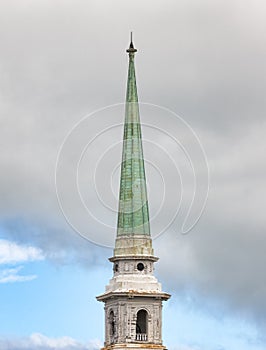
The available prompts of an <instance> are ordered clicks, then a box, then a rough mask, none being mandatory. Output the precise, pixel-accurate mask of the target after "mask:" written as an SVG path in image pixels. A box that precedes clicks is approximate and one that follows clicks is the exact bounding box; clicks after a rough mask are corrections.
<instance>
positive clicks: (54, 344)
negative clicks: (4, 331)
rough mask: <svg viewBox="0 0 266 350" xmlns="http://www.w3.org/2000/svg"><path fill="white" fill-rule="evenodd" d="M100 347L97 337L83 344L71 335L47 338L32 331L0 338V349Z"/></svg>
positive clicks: (84, 349)
mask: <svg viewBox="0 0 266 350" xmlns="http://www.w3.org/2000/svg"><path fill="white" fill-rule="evenodd" d="M101 347H102V343H101V341H100V340H98V339H95V340H91V341H89V342H87V343H86V344H84V343H80V342H79V341H77V340H75V339H73V338H71V337H66V336H65V337H60V338H49V337H47V336H45V335H43V334H40V333H34V334H32V335H31V336H30V337H28V338H15V339H0V348H1V350H17V349H20V350H22V349H23V350H31V349H34V350H50V349H53V350H57V349H58V350H59V349H60V350H94V349H97V350H98V349H100V348H101Z"/></svg>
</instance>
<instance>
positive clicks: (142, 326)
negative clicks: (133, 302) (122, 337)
mask: <svg viewBox="0 0 266 350" xmlns="http://www.w3.org/2000/svg"><path fill="white" fill-rule="evenodd" d="M147 322H148V313H147V311H146V310H143V309H142V310H139V311H138V313H137V323H136V340H141V341H143V340H144V341H146V340H147Z"/></svg>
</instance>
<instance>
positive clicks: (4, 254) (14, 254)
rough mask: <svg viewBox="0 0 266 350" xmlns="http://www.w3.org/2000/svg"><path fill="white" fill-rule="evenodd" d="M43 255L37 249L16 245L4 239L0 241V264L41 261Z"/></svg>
mask: <svg viewBox="0 0 266 350" xmlns="http://www.w3.org/2000/svg"><path fill="white" fill-rule="evenodd" d="M43 259H44V255H43V253H42V251H41V250H40V249H38V248H35V247H32V246H24V245H18V244H17V243H15V242H11V241H8V240H5V239H0V264H14V263H19V262H27V261H37V260H43Z"/></svg>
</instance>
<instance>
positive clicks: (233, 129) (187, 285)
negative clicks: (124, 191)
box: [0, 0, 266, 350]
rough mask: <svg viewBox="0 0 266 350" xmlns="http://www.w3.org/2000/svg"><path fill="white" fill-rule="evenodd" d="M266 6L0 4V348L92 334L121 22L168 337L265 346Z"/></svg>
mask: <svg viewBox="0 0 266 350" xmlns="http://www.w3.org/2000/svg"><path fill="white" fill-rule="evenodd" d="M265 18H266V3H265V1H263V0H253V1H251V0H244V1H243V0H230V1H229V0H223V1H219V0H201V1H197V0H186V1H185V0H180V1H170V0H166V1H158V0H155V1H149V0H148V1H139V0H136V1H131V2H129V1H121V0H116V1H112V2H111V1H106V0H98V1H84V0H76V1H71V0H65V1H63V0H57V1H51V0H38V1H33V0H24V1H19V0H12V1H6V0H2V1H1V3H0V47H1V55H0V74H1V80H0V104H1V119H0V121H1V128H0V145H1V153H0V162H1V172H0V178H1V186H0V213H1V214H0V293H1V298H0V348H1V349H3V350H7V349H8V350H20V349H26V350H30V349H37V350H49V349H71V350H72V349H73V350H83V349H84V350H85V349H86V350H87V349H89V350H92V349H93V350H94V349H99V348H100V346H101V345H102V342H103V305H102V304H100V303H98V302H97V301H96V299H95V296H96V295H98V294H100V293H102V292H103V290H104V286H105V284H107V283H108V280H109V278H110V277H111V274H112V272H111V271H112V267H111V265H110V263H109V262H108V261H107V258H108V257H110V256H111V255H112V250H111V247H112V245H113V243H114V237H115V225H116V208H117V196H118V186H119V162H120V157H121V137H122V133H123V131H122V123H123V113H124V112H123V111H124V105H123V102H124V98H125V88H126V76H127V64H128V59H127V55H126V53H125V49H126V48H127V46H128V43H129V32H130V31H131V30H133V31H134V42H135V46H136V47H137V49H138V53H137V55H136V72H137V83H138V92H139V99H140V101H141V105H140V110H141V119H142V123H143V139H144V152H145V158H146V170H147V182H148V193H149V200H150V212H151V217H152V220H151V227H152V231H153V237H154V247H155V250H156V255H158V256H159V257H160V261H159V263H158V264H157V266H156V274H157V277H158V278H159V279H160V281H161V282H162V283H163V288H164V290H165V291H167V292H169V293H171V294H172V298H171V299H170V300H169V301H168V302H167V303H165V306H164V326H163V328H164V329H163V331H164V334H163V335H164V342H165V344H166V345H167V346H168V348H169V349H170V348H172V349H175V350H203V349H204V350H225V349H226V350H238V349H241V350H246V349H252V350H262V349H265V347H266V338H265V334H266V273H265V266H266V254H265V251H266V235H265V233H266V219H265V207H266V203H265V198H266V187H265V171H266V164H265V151H266V141H265V132H266V120H265V111H266V106H265V90H266V45H265V44H266V24H265V23H266V22H265ZM208 169H209V177H208ZM55 178H56V185H55ZM208 186H209V194H208V201H207V204H206V206H205V204H204V203H205V197H206V195H207V193H208ZM193 194H194V195H195V196H194V200H193ZM191 205H192V206H191ZM60 206H61V207H60ZM190 206H191V210H190V211H189V208H190ZM201 214H202V215H201ZM198 217H200V219H199V220H198V221H197V218H198ZM194 224H195V225H194ZM191 226H193V228H192V229H191V230H190V231H188V232H186V233H185V231H186V229H188V228H190V227H191ZM78 233H79V234H78ZM84 238H86V239H84ZM92 242H94V243H92ZM95 243H96V244H95Z"/></svg>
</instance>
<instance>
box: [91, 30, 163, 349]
mask: <svg viewBox="0 0 266 350" xmlns="http://www.w3.org/2000/svg"><path fill="white" fill-rule="evenodd" d="M127 52H128V54H129V68H128V80H127V94H126V111H125V124H124V138H123V154H122V163H121V178H120V194H119V212H118V224H117V236H116V241H115V249H114V254H113V257H112V258H110V259H109V260H110V261H111V262H112V263H113V277H112V279H111V280H110V282H109V284H108V285H107V286H106V290H105V293H104V294H102V295H100V296H98V297H97V300H98V301H102V302H104V304H105V307H104V310H105V342H104V348H103V350H111V349H121V350H123V349H132V350H137V349H141V348H142V349H143V348H145V349H146V350H149V349H151V350H152V349H162V350H164V349H165V346H163V344H162V301H163V300H168V299H169V298H170V295H169V294H167V293H164V292H162V290H161V284H160V283H159V282H158V281H157V279H156V278H155V276H154V275H153V271H154V266H153V265H154V263H155V262H156V261H158V258H157V257H155V256H154V252H153V248H152V239H151V235H150V222H149V209H148V198H147V189H146V178H145V168H144V158H143V150H142V139H141V125H140V117H139V106H138V95H137V85H136V76H135V66H134V56H135V53H136V52H137V50H136V49H135V48H134V45H133V42H132V34H131V42H130V45H129V48H128V50H127Z"/></svg>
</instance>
